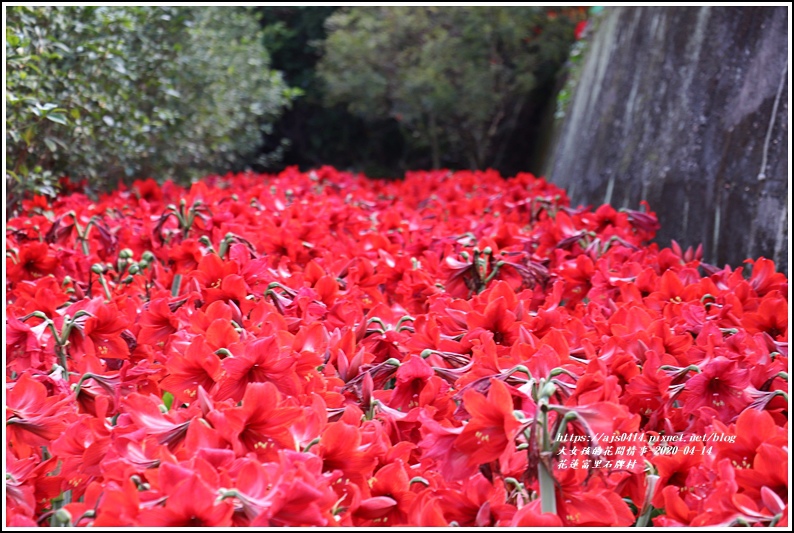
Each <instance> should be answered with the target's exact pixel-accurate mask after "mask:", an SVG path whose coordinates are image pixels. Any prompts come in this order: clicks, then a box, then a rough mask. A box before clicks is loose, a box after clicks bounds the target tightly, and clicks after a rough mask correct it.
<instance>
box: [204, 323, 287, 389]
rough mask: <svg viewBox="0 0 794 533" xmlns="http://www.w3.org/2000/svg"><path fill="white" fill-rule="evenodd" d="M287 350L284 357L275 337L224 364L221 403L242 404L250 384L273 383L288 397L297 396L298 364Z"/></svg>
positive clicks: (248, 347)
mask: <svg viewBox="0 0 794 533" xmlns="http://www.w3.org/2000/svg"><path fill="white" fill-rule="evenodd" d="M288 351H289V350H286V351H285V352H284V353H282V349H281V347H280V345H279V342H278V339H277V338H276V337H275V336H271V337H265V338H263V339H257V340H255V341H253V342H251V343H250V344H248V345H246V347H245V352H243V353H242V354H240V355H236V356H233V357H227V358H226V359H224V360H223V369H224V370H225V372H226V375H225V376H223V377H222V378H221V380H220V384H219V385H218V391H217V393H216V395H215V396H216V397H217V398H218V399H225V398H232V399H234V400H237V401H239V400H240V399H241V398H242V397H243V394H244V393H245V390H246V386H247V385H248V384H249V383H263V382H268V383H274V384H275V385H276V386H277V387H278V389H279V390H280V391H281V392H283V393H285V394H292V395H294V394H297V392H298V390H300V389H299V387H300V385H299V381H298V377H297V374H296V373H295V370H294V368H295V360H294V359H293V358H292V357H291V356H290V354H289V353H288Z"/></svg>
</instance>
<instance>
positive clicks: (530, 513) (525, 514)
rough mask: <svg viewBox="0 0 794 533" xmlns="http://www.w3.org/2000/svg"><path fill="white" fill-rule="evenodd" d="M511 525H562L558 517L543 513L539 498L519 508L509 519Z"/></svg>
mask: <svg viewBox="0 0 794 533" xmlns="http://www.w3.org/2000/svg"><path fill="white" fill-rule="evenodd" d="M510 526H511V527H562V526H563V523H562V520H560V517H559V516H557V515H556V514H553V513H544V512H543V511H542V510H541V508H540V499H537V500H533V501H531V502H529V503H528V504H527V505H525V506H524V507H522V508H521V509H519V510H518V511H517V512H516V514H514V515H513V519H512V520H511V521H510Z"/></svg>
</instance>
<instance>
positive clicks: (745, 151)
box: [546, 7, 789, 273]
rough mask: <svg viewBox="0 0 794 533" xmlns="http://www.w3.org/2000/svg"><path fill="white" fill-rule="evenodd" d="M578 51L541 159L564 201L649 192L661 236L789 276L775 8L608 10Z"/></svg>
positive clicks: (782, 66)
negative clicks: (569, 92)
mask: <svg viewBox="0 0 794 533" xmlns="http://www.w3.org/2000/svg"><path fill="white" fill-rule="evenodd" d="M586 54H587V55H586V56H585V59H584V63H583V65H582V70H581V72H580V78H579V80H578V82H577V85H576V89H575V92H574V94H573V96H572V98H571V101H570V102H569V105H568V107H567V109H566V114H565V118H564V120H563V122H562V125H561V129H560V130H559V132H558V138H557V141H556V143H555V146H554V148H553V149H552V152H551V155H550V158H549V160H548V163H547V169H546V175H547V176H548V177H549V178H550V179H551V181H553V182H554V183H556V184H558V185H560V186H563V187H565V188H566V189H567V190H568V191H569V195H570V196H571V200H572V204H573V205H574V206H575V205H578V204H585V205H588V204H589V205H594V206H598V205H600V204H601V203H604V202H608V203H611V204H612V205H614V206H615V207H627V208H629V209H639V202H640V201H641V200H643V199H644V200H648V202H649V203H650V205H651V209H652V210H654V211H656V212H657V213H658V215H659V219H660V222H661V225H662V229H661V230H660V231H659V233H658V236H657V242H659V244H660V246H669V244H670V240H671V239H675V240H677V241H678V242H679V243H680V244H681V245H682V247H684V248H685V247H686V246H688V245H694V246H697V245H698V244H700V243H703V251H704V261H706V262H708V263H712V264H715V265H717V266H720V267H722V266H724V265H725V264H730V265H731V266H734V267H735V266H738V265H740V264H741V263H742V261H744V260H745V259H746V258H748V257H759V256H764V257H767V258H770V259H773V260H774V261H775V263H776V265H777V268H778V270H779V271H782V272H786V273H787V272H788V99H789V96H788V92H789V91H788V79H789V71H788V32H787V10H786V8H785V7H658V8H655V7H635V8H631V7H615V8H608V9H606V10H605V11H604V12H603V14H602V15H601V17H600V19H598V20H597V21H596V29H595V33H594V34H593V35H592V36H591V43H590V47H589V50H587V52H586Z"/></svg>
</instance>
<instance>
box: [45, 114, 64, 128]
mask: <svg viewBox="0 0 794 533" xmlns="http://www.w3.org/2000/svg"><path fill="white" fill-rule="evenodd" d="M47 120H50V121H52V122H55V123H56V124H63V125H64V126H66V125H68V124H69V122H68V121H67V120H66V115H64V114H63V113H49V114H48V115H47Z"/></svg>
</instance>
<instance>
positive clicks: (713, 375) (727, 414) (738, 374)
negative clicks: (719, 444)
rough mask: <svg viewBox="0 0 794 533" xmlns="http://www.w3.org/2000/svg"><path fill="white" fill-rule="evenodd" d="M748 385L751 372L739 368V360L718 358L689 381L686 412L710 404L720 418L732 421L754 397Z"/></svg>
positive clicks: (685, 401)
mask: <svg viewBox="0 0 794 533" xmlns="http://www.w3.org/2000/svg"><path fill="white" fill-rule="evenodd" d="M749 384H750V373H749V372H748V371H747V369H745V368H740V367H739V363H738V361H731V360H730V359H728V358H726V357H716V358H715V359H713V360H712V361H710V362H708V363H706V365H704V366H703V367H702V368H701V371H700V373H699V374H696V375H694V376H692V377H691V378H689V380H688V381H687V382H686V387H685V390H686V391H687V394H686V396H685V398H682V401H683V403H684V412H686V413H693V412H695V411H697V410H698V409H699V408H701V407H711V408H712V409H714V410H715V411H716V412H717V413H718V414H719V419H720V420H721V421H723V422H729V421H731V419H732V418H733V417H734V416H736V415H738V414H739V412H741V410H742V409H743V408H744V407H746V406H747V405H748V404H749V403H750V401H751V398H750V395H749V393H748V392H747V391H746V389H747V386H748V385H749Z"/></svg>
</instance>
